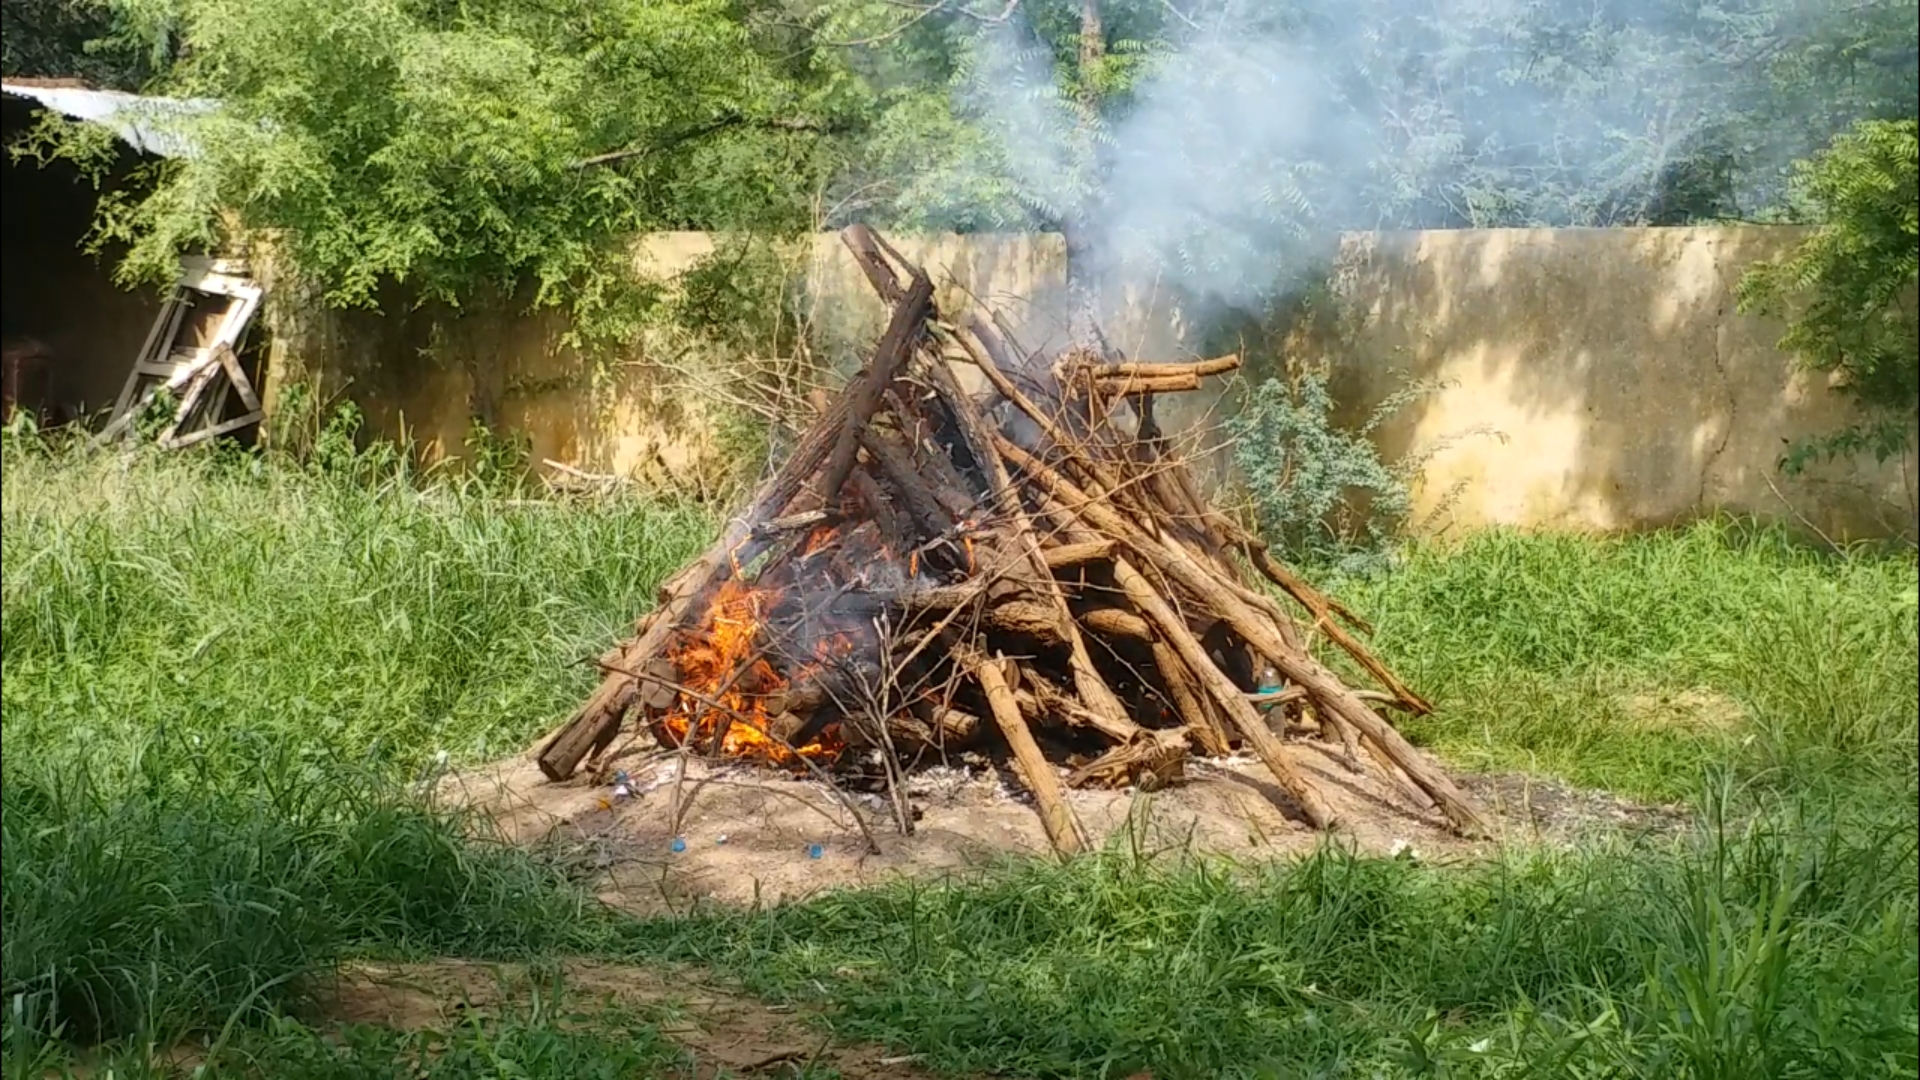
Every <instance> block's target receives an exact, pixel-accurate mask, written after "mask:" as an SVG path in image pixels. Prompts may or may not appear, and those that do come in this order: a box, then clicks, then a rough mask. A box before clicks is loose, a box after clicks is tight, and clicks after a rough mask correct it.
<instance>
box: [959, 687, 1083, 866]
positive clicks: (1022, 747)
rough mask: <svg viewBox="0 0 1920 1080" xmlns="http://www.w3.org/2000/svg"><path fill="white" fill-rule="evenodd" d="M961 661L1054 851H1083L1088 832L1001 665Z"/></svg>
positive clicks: (1071, 853)
mask: <svg viewBox="0 0 1920 1080" xmlns="http://www.w3.org/2000/svg"><path fill="white" fill-rule="evenodd" d="M960 661H961V663H963V664H964V665H966V667H967V668H968V670H970V671H971V672H972V673H973V677H974V679H975V680H976V681H977V682H979V684H980V691H981V693H983V694H985V695H986V698H987V706H988V708H989V709H990V710H991V712H992V714H993V722H994V723H995V724H997V725H999V727H1000V734H1001V736H1002V737H1003V738H1005V739H1006V740H1007V748H1008V749H1009V750H1011V751H1013V760H1014V762H1015V763H1016V764H1017V765H1019V767H1020V779H1021V782H1023V783H1025V784H1026V786H1027V790H1028V791H1030V792H1032V793H1033V801H1034V805H1035V807H1036V808H1037V809H1038V810H1039V811H1040V824H1041V825H1042V826H1043V827H1044V828H1045V829H1046V830H1047V839H1048V840H1050V841H1052V842H1053V848H1054V850H1055V851H1057V852H1059V853H1060V854H1061V855H1063V856H1064V855H1073V854H1076V853H1078V852H1080V851H1082V850H1084V849H1085V848H1086V847H1087V836H1086V832H1085V830H1084V829H1082V828H1081V825H1080V820H1079V819H1078V818H1076V817H1075V816H1074V813H1073V808H1072V807H1071V806H1068V805H1067V794H1066V791H1065V790H1064V789H1063V788H1062V787H1061V785H1060V776H1059V774H1058V773H1056V772H1054V771H1053V765H1052V764H1051V763H1050V762H1048V761H1047V756H1046V755H1045V754H1043V753H1041V751H1040V744H1039V743H1036V742H1034V741H1033V732H1031V731H1029V730H1027V721H1026V719H1025V718H1024V717H1022V716H1021V715H1020V706H1019V705H1018V704H1017V703H1016V702H1015V701H1014V698H1013V688H1012V687H1010V686H1008V685H1007V680H1006V677H1005V676H1004V675H1002V674H1001V672H1000V666H999V665H1000V661H998V660H992V659H988V658H986V657H982V656H977V655H966V656H962V657H960Z"/></svg>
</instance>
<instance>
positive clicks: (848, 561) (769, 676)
mask: <svg viewBox="0 0 1920 1080" xmlns="http://www.w3.org/2000/svg"><path fill="white" fill-rule="evenodd" d="M756 548H757V549H758V550H751V549H756ZM915 563H917V560H914V559H911V558H910V559H908V560H905V561H903V560H901V559H900V558H899V557H898V556H897V555H895V554H894V552H892V551H891V550H890V549H889V548H888V546H887V545H886V544H885V543H884V542H883V541H882V540H881V539H880V537H879V536H878V534H877V532H876V530H875V528H874V527H873V526H872V525H870V524H861V525H857V526H851V527H847V528H844V529H843V528H838V527H833V526H820V527H816V528H813V529H811V530H809V531H808V532H806V534H805V535H804V536H803V537H801V538H800V539H799V540H798V541H797V542H793V541H789V542H787V543H784V544H779V543H776V544H771V545H768V544H763V543H758V542H756V541H753V540H751V539H750V540H748V541H746V542H743V543H742V544H741V545H740V547H739V548H737V549H736V550H735V551H734V552H733V554H732V565H731V567H730V570H731V573H730V575H729V576H728V577H727V578H726V579H725V580H724V581H722V582H721V583H720V584H719V586H718V587H717V588H716V589H714V590H713V592H712V595H711V597H710V599H709V600H708V602H707V603H706V606H705V608H704V611H703V612H702V614H701V615H700V616H699V617H697V618H696V619H694V620H692V622H691V624H690V625H689V626H687V627H686V628H685V629H684V630H682V631H680V632H679V633H678V634H676V636H675V638H674V641H673V644H672V645H671V646H669V648H668V649H667V653H666V659H667V660H668V661H669V662H670V663H671V664H672V667H673V671H674V677H675V681H676V683H677V684H678V685H677V691H676V692H675V693H674V695H673V700H672V704H671V705H670V706H668V707H667V709H666V710H665V711H664V712H663V713H662V714H660V715H659V716H657V717H656V718H655V719H654V720H653V722H652V728H653V732H654V735H655V737H656V738H657V739H658V740H659V741H660V742H661V743H662V744H663V745H666V746H672V747H679V746H681V745H683V744H689V745H687V748H688V749H690V750H694V751H697V752H700V753H705V754H711V755H714V756H718V757H721V758H733V759H741V760H747V761H755V762H760V763H763V764H770V765H776V766H786V767H790V768H802V767H804V766H803V763H802V761H801V759H803V758H804V759H809V760H812V761H814V762H817V763H820V764H831V763H832V762H834V761H835V760H837V759H838V758H839V757H840V756H841V754H842V753H843V752H844V751H845V750H846V749H847V747H848V744H849V740H848V737H847V734H848V733H847V726H848V718H847V717H848V713H849V712H851V711H856V710H860V709H871V708H873V707H876V705H877V704H878V703H879V702H880V701H881V700H883V699H884V697H885V696H886V694H885V691H883V690H882V689H881V685H882V681H881V679H880V677H879V676H880V674H881V672H880V670H879V663H878V656H879V655H880V653H881V652H882V651H883V650H884V644H883V636H884V633H885V625H884V618H882V617H880V615H881V613H882V612H883V611H884V610H885V607H886V604H885V597H888V596H891V595H894V594H897V593H898V592H899V591H900V590H901V589H902V588H904V587H905V586H906V585H907V584H908V582H909V579H910V578H911V577H912V574H913V571H914V569H915V566H914V564H915ZM756 564H758V565H756ZM882 707H883V706H882Z"/></svg>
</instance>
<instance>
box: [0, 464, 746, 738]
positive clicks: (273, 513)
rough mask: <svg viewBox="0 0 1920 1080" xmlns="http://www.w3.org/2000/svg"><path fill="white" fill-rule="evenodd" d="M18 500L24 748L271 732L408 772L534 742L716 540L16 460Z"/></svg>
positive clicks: (680, 526) (660, 524)
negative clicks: (441, 757) (663, 588)
mask: <svg viewBox="0 0 1920 1080" xmlns="http://www.w3.org/2000/svg"><path fill="white" fill-rule="evenodd" d="M4 504H5V522H4V525H5V527H4V531H0V551H3V552H4V556H3V557H4V566H5V606H4V628H3V630H0V633H3V635H4V645H3V648H4V661H5V668H6V675H7V677H6V679H5V680H4V689H3V690H0V693H4V695H5V696H4V706H5V715H6V725H7V737H8V742H9V744H13V743H15V742H16V740H17V741H19V742H20V743H21V744H25V745H38V744H57V743H62V742H65V741H67V740H69V739H70V738H72V737H74V736H76V735H78V734H80V733H84V737H85V740H86V741H87V742H88V743H90V744H93V745H100V744H103V743H110V742H115V741H119V740H132V741H135V742H138V741H141V740H144V739H146V738H148V737H149V736H150V735H151V734H152V733H154V732H156V731H164V732H166V733H168V734H170V735H173V736H177V737H180V738H183V739H184V738H190V737H192V736H198V737H200V738H202V739H208V740H232V739H239V738H244V737H250V736H258V737H260V738H263V739H267V740H274V739H291V740H292V741H293V742H294V743H295V744H297V745H300V746H302V747H306V748H311V749H312V750H313V751H314V752H316V753H317V752H320V751H321V750H322V749H325V750H329V751H331V750H340V751H343V752H348V753H351V754H354V755H362V754H365V753H367V752H368V751H369V748H372V752H374V753H375V754H376V755H377V756H379V757H382V758H383V759H385V760H387V761H390V762H392V763H394V764H395V765H396V766H399V767H405V768H415V767H418V766H420V765H421V764H423V763H424V762H426V761H428V760H431V759H432V758H434V757H435V756H436V755H437V754H439V753H442V752H444V753H446V754H448V755H449V756H451V757H452V758H454V759H456V760H459V759H469V760H470V759H475V758H482V757H488V756H495V755H499V754H502V753H505V752H510V751H514V750H519V749H521V748H522V747H523V746H524V745H525V744H526V742H527V741H528V740H529V739H530V738H532V737H533V736H534V735H536V734H537V733H538V732H539V731H541V730H542V727H543V725H547V724H550V723H551V722H552V721H553V720H554V719H555V718H556V717H558V716H561V715H564V713H565V712H566V711H567V710H568V709H569V708H570V707H571V706H572V704H573V703H574V702H576V701H577V700H578V698H579V697H580V696H582V695H583V694H584V692H585V688H586V687H587V686H588V685H589V684H590V683H591V682H592V681H593V680H594V679H595V673H594V672H593V671H591V670H590V666H589V664H587V663H585V662H584V661H586V660H589V659H590V658H591V657H593V656H597V655H598V654H599V653H600V652H601V651H602V650H604V648H605V647H606V643H607V642H608V641H610V640H613V639H615V638H617V637H618V636H620V634H621V632H622V630H623V629H624V628H625V627H626V626H628V625H630V621H631V620H632V618H633V617H634V615H635V613H637V612H640V611H643V610H645V609H646V608H647V607H648V606H649V605H650V603H651V600H652V596H653V590H654V589H655V587H656V586H657V584H658V582H659V581H660V580H661V579H662V578H663V577H665V576H666V574H668V573H669V572H671V571H672V570H673V569H674V568H676V567H677V566H678V565H680V564H681V563H682V562H684V561H685V560H686V559H687V558H689V557H691V555H692V554H693V553H695V552H697V551H698V550H699V549H700V548H701V547H703V546H704V545H705V543H706V542H707V538H708V536H709V534H710V532H711V530H712V528H713V522H712V520H711V518H710V517H709V516H708V515H707V514H706V513H705V512H704V511H701V510H699V509H695V508H681V507H674V506H670V505H661V504H657V503H649V502H641V501H638V500H622V501H607V502H603V503H594V504H588V505H581V506H558V505H542V504H538V503H530V502H522V503H516V502H510V501H506V500H501V499H499V498H497V497H494V496H492V495H491V494H490V493H488V492H486V491H484V490H478V489H473V488H469V487H464V486H461V485H458V484H453V483H442V484H428V485H424V486H422V485H415V484H409V483H404V482H388V483H379V484H373V485H369V484H366V483H361V482H350V481H342V480H338V479H335V478H331V477H328V476H326V475H315V474H311V473H307V472H300V471H293V470H288V469H280V468H273V467H268V466H265V465H263V464H262V463H260V462H258V461H256V460H249V459H241V460H240V461H239V462H237V463H223V462H222V461H221V460H219V459H209V458H198V459H196V458H164V459H163V458H158V457H152V456H136V457H132V458H122V457H77V456H68V455H57V456H49V455H46V454H41V453H28V452H23V451H20V450H19V449H18V448H9V450H8V451H7V458H6V474H5V500H4ZM235 759H236V760H242V758H239V757H237V756H235Z"/></svg>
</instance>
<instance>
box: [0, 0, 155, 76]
mask: <svg viewBox="0 0 1920 1080" xmlns="http://www.w3.org/2000/svg"><path fill="white" fill-rule="evenodd" d="M0 12H3V13H4V14H0V20H3V21H4V26H5V33H4V34H0V41H3V42H4V45H3V46H0V73H4V74H5V75H6V76H7V77H8V78H10V79H11V78H16V77H28V78H57V79H80V80H83V81H85V82H88V83H91V84H93V85H96V86H101V87H105V88H107V89H113V90H138V89H139V88H140V87H141V85H142V84H144V83H145V82H146V81H147V80H148V79H150V78H152V77H153V74H154V72H155V70H156V69H157V67H158V66H159V65H160V64H162V63H164V62H165V60H166V57H164V56H160V55H155V54H154V53H153V52H152V51H151V50H149V49H147V48H146V47H145V46H144V45H143V44H142V43H141V42H139V41H137V40H133V39H130V38H129V37H127V36H126V34H125V30H126V29H127V28H126V27H125V26H124V25H123V24H122V23H121V21H120V20H118V19H116V18H115V17H114V12H113V10H112V8H111V7H110V6H109V5H107V4H105V3H101V2H98V0H7V4H6V6H5V7H4V8H3V9H0Z"/></svg>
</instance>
